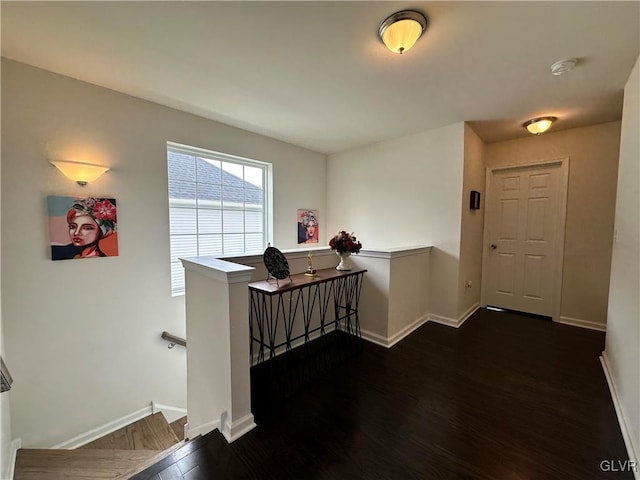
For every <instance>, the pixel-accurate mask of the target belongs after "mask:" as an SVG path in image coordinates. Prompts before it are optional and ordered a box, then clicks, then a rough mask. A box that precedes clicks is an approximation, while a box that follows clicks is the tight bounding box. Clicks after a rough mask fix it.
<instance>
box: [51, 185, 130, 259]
mask: <svg viewBox="0 0 640 480" xmlns="http://www.w3.org/2000/svg"><path fill="white" fill-rule="evenodd" d="M47 204H48V210H49V234H50V242H51V259H52V260H71V259H77V258H96V257H115V256H118V228H117V225H118V220H117V218H118V217H117V208H116V199H115V198H99V197H85V198H77V197H61V196H53V195H52V196H49V197H47Z"/></svg>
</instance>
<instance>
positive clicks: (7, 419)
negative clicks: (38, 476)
mask: <svg viewBox="0 0 640 480" xmlns="http://www.w3.org/2000/svg"><path fill="white" fill-rule="evenodd" d="M0 162H1V159H0ZM1 171H2V169H1V168H0V172H1ZM0 185H1V182H0ZM1 191H2V187H1V186H0V192H1ZM1 215H2V214H1V213H0V218H1ZM1 231H2V223H1V222H0V232H1ZM1 238H2V236H1V235H0V245H1V243H2V240H1ZM0 264H2V249H1V248H0ZM1 291H2V279H1V278H0V292H1ZM0 356H2V358H4V359H6V354H5V348H4V327H3V326H2V296H1V295H0ZM6 362H9V361H8V360H6ZM7 368H8V365H7ZM10 395H11V392H5V393H3V394H0V478H9V469H10V468H11V465H10V464H9V456H10V451H11V440H13V437H12V436H11V407H10V400H9V396H10Z"/></svg>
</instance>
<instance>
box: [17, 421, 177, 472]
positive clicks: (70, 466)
mask: <svg viewBox="0 0 640 480" xmlns="http://www.w3.org/2000/svg"><path fill="white" fill-rule="evenodd" d="M185 423H186V417H184V418H181V419H179V420H176V421H175V422H173V423H172V424H169V423H167V421H166V419H165V418H164V415H163V414H162V413H160V412H158V413H154V414H153V415H149V416H148V417H145V418H143V419H141V420H138V421H137V422H134V423H132V424H130V425H127V426H126V427H123V428H121V429H119V430H116V431H115V432H112V433H110V434H108V435H105V436H104V437H102V438H99V439H97V440H94V441H93V442H91V443H88V444H86V445H84V446H82V447H80V448H78V449H75V450H64V449H20V450H18V455H17V458H16V468H15V474H14V477H13V478H14V480H62V479H65V480H68V479H77V480H80V479H83V480H93V479H126V478H130V477H131V476H133V475H134V474H135V473H137V472H140V471H142V470H144V469H145V468H147V467H148V466H150V465H153V464H154V463H156V462H157V461H159V460H160V459H161V458H163V457H165V456H166V455H169V454H170V453H171V452H173V451H174V450H176V449H178V448H180V447H181V446H182V445H184V443H185V442H184V440H182V439H183V434H182V432H183V427H184V424H185Z"/></svg>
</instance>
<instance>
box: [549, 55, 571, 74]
mask: <svg viewBox="0 0 640 480" xmlns="http://www.w3.org/2000/svg"><path fill="white" fill-rule="evenodd" d="M576 63H577V60H576V59H575V58H565V59H564V60H558V61H557V62H556V63H554V64H553V65H551V67H550V69H551V73H553V74H554V75H562V74H563V73H567V72H570V71H571V70H573V69H574V68H575V66H576Z"/></svg>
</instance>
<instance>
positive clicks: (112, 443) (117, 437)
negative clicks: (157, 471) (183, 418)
mask: <svg viewBox="0 0 640 480" xmlns="http://www.w3.org/2000/svg"><path fill="white" fill-rule="evenodd" d="M178 441H179V440H178V437H177V436H176V434H175V433H174V430H173V428H172V427H171V426H170V425H169V424H168V423H167V421H166V420H165V418H164V415H163V414H162V413H161V412H157V413H154V414H153V415H149V416H147V417H145V418H142V419H140V420H138V421H137V422H134V423H132V424H130V425H127V426H126V427H123V428H121V429H119V430H116V431H115V432H113V433H110V434H109V435H105V436H104V437H101V438H99V439H97V440H94V441H93V442H91V443H88V444H86V445H84V446H82V447H80V448H81V449H108V448H112V449H128V450H165V449H167V448H171V447H172V446H173V445H175V444H176V443H178Z"/></svg>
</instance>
